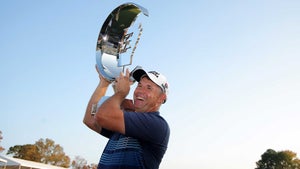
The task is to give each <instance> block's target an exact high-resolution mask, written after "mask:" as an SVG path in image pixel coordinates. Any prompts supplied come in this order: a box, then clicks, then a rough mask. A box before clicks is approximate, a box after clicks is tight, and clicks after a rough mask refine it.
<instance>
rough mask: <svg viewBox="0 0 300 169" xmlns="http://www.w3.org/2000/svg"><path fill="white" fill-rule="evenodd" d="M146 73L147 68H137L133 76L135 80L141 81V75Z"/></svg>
mask: <svg viewBox="0 0 300 169" xmlns="http://www.w3.org/2000/svg"><path fill="white" fill-rule="evenodd" d="M145 74H147V73H146V71H145V70H143V69H136V70H134V71H133V72H132V77H133V78H134V80H136V81H138V82H139V81H140V80H141V77H142V76H143V75H145Z"/></svg>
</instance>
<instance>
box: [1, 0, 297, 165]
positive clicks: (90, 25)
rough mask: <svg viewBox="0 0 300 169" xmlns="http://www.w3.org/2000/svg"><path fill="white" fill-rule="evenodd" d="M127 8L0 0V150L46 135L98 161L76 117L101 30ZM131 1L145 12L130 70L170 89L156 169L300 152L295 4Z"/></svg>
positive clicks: (107, 1)
mask: <svg viewBox="0 0 300 169" xmlns="http://www.w3.org/2000/svg"><path fill="white" fill-rule="evenodd" d="M125 2H128V1H121V0H63V1H62V0H43V1H41V0H2V1H1V2H0V21H1V23H0V24H1V26H0V77H1V83H0V86H1V87H0V119H1V121H0V130H1V131H2V135H3V140H2V142H1V146H3V147H4V148H5V149H6V150H7V149H8V148H9V147H11V146H14V145H23V144H34V143H35V141H37V140H39V139H40V138H44V139H45V138H50V139H52V140H54V141H55V143H56V144H60V145H61V146H62V147H63V148H64V151H65V153H66V154H67V155H69V156H70V157H71V158H72V159H73V158H74V156H77V155H79V156H81V157H83V158H85V159H87V160H88V162H89V163H97V162H98V159H99V157H100V155H101V153H102V150H103V148H104V146H105V143H106V141H107V140H106V139H105V138H102V137H101V136H99V135H97V134H96V133H94V132H92V131H91V130H89V129H88V128H87V127H85V126H84V124H83V123H82V118H83V114H84V112H85V109H86V105H87V102H88V100H89V98H90V95H91V94H92V92H93V91H94V89H95V87H96V85H97V84H98V76H97V73H96V71H95V68H94V65H95V48H96V40H97V37H98V33H99V30H100V28H101V26H102V23H103V22H104V20H105V19H106V17H107V16H108V14H109V13H110V12H111V11H112V10H113V9H114V8H116V7H117V6H119V5H121V4H123V3H125ZM132 2H136V3H138V4H139V5H141V6H144V7H145V8H147V9H148V10H149V14H150V16H149V17H148V18H145V20H144V21H145V22H144V32H143V34H142V37H141V40H140V43H139V44H138V48H137V50H136V54H135V56H134V61H133V66H132V67H130V68H131V69H132V68H133V67H134V66H136V65H141V66H143V67H144V68H147V69H148V70H157V71H159V72H161V73H163V74H164V75H165V76H166V77H167V78H168V80H169V85H170V94H169V96H168V101H167V103H166V104H164V105H163V106H162V107H161V114H162V116H164V117H165V118H166V120H167V121H168V122H169V125H170V128H171V137H170V142H169V148H168V150H167V152H166V154H165V157H164V159H163V161H162V164H161V168H162V169H182V168H189V169H199V168H205V169H220V168H222V169H253V168H254V167H255V162H256V161H258V160H259V159H260V155H262V154H263V153H264V152H265V151H266V150H267V149H269V148H271V149H274V150H276V151H281V150H291V151H294V152H296V153H300V123H299V119H300V104H299V101H300V10H299V9H300V1H299V0H285V1H282V0H251V1H250V0H249V1H247V0H246V1H240V0H229V1H223V0H211V1H202V0H184V1H181V0H178V1H145V0H139V1H137V0H136V1H132ZM134 87H135V86H133V88H134ZM110 94H112V90H111V89H110V90H109V91H108V95H110ZM128 97H129V98H130V97H131V96H130V95H129V96H128ZM5 153H6V151H4V152H2V155H4V154H5ZM298 157H299V156H298Z"/></svg>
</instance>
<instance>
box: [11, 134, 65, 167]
mask: <svg viewBox="0 0 300 169" xmlns="http://www.w3.org/2000/svg"><path fill="white" fill-rule="evenodd" d="M7 154H13V157H15V158H21V159H24V160H30V161H36V162H41V163H45V164H50V165H55V166H60V167H66V168H68V167H70V158H69V157H68V156H67V155H65V153H64V151H63V148H62V147H61V146H60V145H59V144H55V143H54V141H53V140H51V139H48V138H47V139H45V140H44V139H40V140H38V141H37V142H35V144H26V145H16V146H14V147H10V148H9V150H8V152H7Z"/></svg>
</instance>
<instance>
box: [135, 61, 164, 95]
mask: <svg viewBox="0 0 300 169" xmlns="http://www.w3.org/2000/svg"><path fill="white" fill-rule="evenodd" d="M144 75H147V76H148V77H149V79H150V80H151V81H152V82H154V83H155V84H156V85H158V86H159V87H160V88H161V89H162V91H163V92H164V93H166V95H167V94H168V93H169V85H168V81H167V78H166V77H165V76H164V75H162V74H160V73H158V72H156V71H149V72H146V71H145V70H144V69H143V68H142V67H140V66H137V67H136V68H135V69H134V70H133V71H132V72H131V76H132V77H133V78H134V79H135V80H136V81H138V82H139V81H140V79H141V77H142V76H144Z"/></svg>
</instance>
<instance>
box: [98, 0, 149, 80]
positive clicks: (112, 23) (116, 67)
mask: <svg viewBox="0 0 300 169" xmlns="http://www.w3.org/2000/svg"><path fill="white" fill-rule="evenodd" d="M141 13H142V14H144V15H145V16H149V14H148V10H147V9H146V8H144V7H142V6H140V5H138V4H135V3H125V4H122V5H120V6H118V7H117V8H115V9H114V10H113V11H112V12H111V13H110V14H109V15H108V17H107V18H106V20H105V22H104V23H103V25H102V28H101V30H100V33H99V36H98V40H97V45H96V63H97V67H98V70H99V72H100V73H101V75H103V77H104V78H106V79H107V80H109V81H113V80H115V78H116V77H117V76H119V74H120V72H122V71H124V68H125V66H128V65H131V64H132V58H133V55H134V52H135V50H136V47H137V44H138V42H139V40H140V37H141V34H142V31H143V27H142V24H141V23H138V25H136V24H135V21H136V20H137V17H138V16H139V14H141ZM132 29H135V30H132ZM132 46H133V47H132ZM126 59H129V61H125V60H126Z"/></svg>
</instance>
